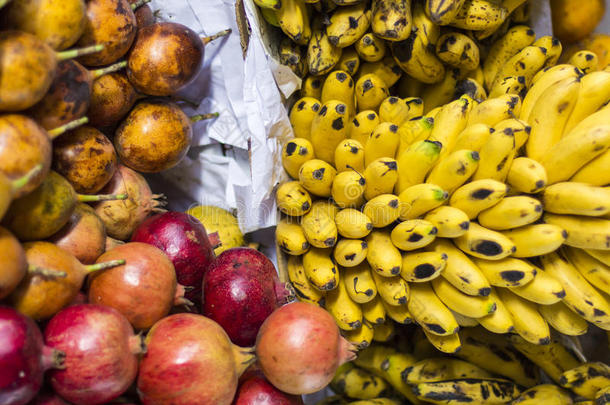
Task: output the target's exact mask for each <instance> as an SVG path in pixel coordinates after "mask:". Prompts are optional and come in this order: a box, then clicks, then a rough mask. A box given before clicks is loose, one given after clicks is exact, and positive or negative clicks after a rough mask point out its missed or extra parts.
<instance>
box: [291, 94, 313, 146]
mask: <svg viewBox="0 0 610 405" xmlns="http://www.w3.org/2000/svg"><path fill="white" fill-rule="evenodd" d="M318 111H320V102H319V101H318V100H317V99H315V98H313V97H303V98H301V99H299V100H297V101H296V103H294V105H293V106H292V109H291V110H290V124H291V125H292V130H293V131H294V137H295V138H297V139H299V138H302V139H305V140H310V138H311V122H312V121H313V119H314V117H315V116H316V114H317V113H318ZM312 154H313V148H312Z"/></svg>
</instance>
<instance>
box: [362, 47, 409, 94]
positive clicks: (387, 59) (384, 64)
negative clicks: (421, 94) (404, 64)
mask: <svg viewBox="0 0 610 405" xmlns="http://www.w3.org/2000/svg"><path fill="white" fill-rule="evenodd" d="M371 73H372V74H374V75H376V76H378V77H379V78H380V79H381V80H383V82H384V83H385V84H386V86H388V87H391V86H393V85H394V84H395V83H396V82H397V81H398V80H399V79H400V77H401V76H402V69H401V68H400V66H398V64H397V63H396V61H395V60H394V58H393V57H392V56H391V55H386V56H384V58H383V59H381V60H380V61H378V62H365V63H363V64H362V65H361V66H360V76H363V75H367V74H371Z"/></svg>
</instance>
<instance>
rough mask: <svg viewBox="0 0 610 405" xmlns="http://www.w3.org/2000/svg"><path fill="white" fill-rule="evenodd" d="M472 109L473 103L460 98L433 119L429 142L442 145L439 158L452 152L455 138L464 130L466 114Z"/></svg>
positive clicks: (466, 120) (444, 107)
mask: <svg viewBox="0 0 610 405" xmlns="http://www.w3.org/2000/svg"><path fill="white" fill-rule="evenodd" d="M472 108H473V103H472V102H471V101H469V100H468V99H467V98H464V97H462V98H459V99H457V100H455V101H452V102H450V103H449V104H446V105H444V106H443V107H442V108H441V111H440V112H439V113H438V115H437V116H436V117H435V119H434V128H432V133H431V134H430V138H429V140H431V141H437V142H440V143H441V145H443V149H441V156H446V155H447V154H448V153H449V151H450V150H452V148H453V145H455V140H456V138H457V136H458V135H459V134H460V132H462V131H463V130H464V129H465V128H466V123H467V122H468V113H469V112H470V110H472Z"/></svg>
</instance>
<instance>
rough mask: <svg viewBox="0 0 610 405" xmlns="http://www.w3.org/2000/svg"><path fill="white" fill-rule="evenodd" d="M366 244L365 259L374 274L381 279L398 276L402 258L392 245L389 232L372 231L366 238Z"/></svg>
mask: <svg viewBox="0 0 610 405" xmlns="http://www.w3.org/2000/svg"><path fill="white" fill-rule="evenodd" d="M366 242H367V244H368V247H369V251H368V253H367V257H366V259H367V261H368V262H369V264H370V265H371V268H372V269H373V270H374V271H375V272H377V273H379V274H380V275H382V276H383V277H392V276H396V275H398V274H400V270H401V268H402V256H401V255H400V251H399V250H398V249H397V248H396V247H395V246H394V245H393V244H392V239H391V238H390V232H389V231H382V230H374V231H373V232H371V233H370V234H369V235H368V236H367V237H366Z"/></svg>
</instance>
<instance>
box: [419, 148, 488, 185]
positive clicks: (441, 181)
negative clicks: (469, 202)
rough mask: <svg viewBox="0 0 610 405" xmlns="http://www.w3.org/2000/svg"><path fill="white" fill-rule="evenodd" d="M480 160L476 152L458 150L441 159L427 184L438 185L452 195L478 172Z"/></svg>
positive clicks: (428, 178)
mask: <svg viewBox="0 0 610 405" xmlns="http://www.w3.org/2000/svg"><path fill="white" fill-rule="evenodd" d="M479 160H480V158H479V153H478V152H476V151H473V150H467V149H460V150H456V151H455V152H452V153H451V154H449V155H447V156H445V157H442V158H441V159H440V161H439V162H438V164H437V165H436V166H434V168H433V169H432V171H431V172H430V174H429V175H428V177H427V178H426V183H433V184H436V185H438V186H440V187H441V188H442V189H443V190H445V191H446V193H448V194H452V193H453V192H454V191H455V190H456V189H458V188H459V187H460V186H462V185H463V184H464V183H466V182H467V181H468V179H469V178H470V177H471V176H472V175H473V174H474V173H475V172H476V171H477V168H478V166H479Z"/></svg>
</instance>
